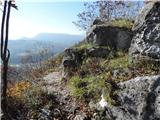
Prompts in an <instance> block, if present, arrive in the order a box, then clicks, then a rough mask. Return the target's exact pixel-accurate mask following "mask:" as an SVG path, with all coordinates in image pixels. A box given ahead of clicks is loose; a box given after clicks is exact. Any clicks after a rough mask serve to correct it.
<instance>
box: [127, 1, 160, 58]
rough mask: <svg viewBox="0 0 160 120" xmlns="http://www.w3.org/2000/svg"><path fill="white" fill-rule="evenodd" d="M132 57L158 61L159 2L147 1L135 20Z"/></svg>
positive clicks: (159, 46)
mask: <svg viewBox="0 0 160 120" xmlns="http://www.w3.org/2000/svg"><path fill="white" fill-rule="evenodd" d="M133 30H134V33H135V35H134V37H133V39H132V43H131V47H130V49H129V54H130V56H131V58H132V59H137V58H138V59H143V60H152V61H160V2H149V3H148V4H147V5H145V7H144V8H143V9H142V11H141V13H140V15H139V16H138V18H137V19H136V21H135V24H134V27H133Z"/></svg>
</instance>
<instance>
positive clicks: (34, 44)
mask: <svg viewBox="0 0 160 120" xmlns="http://www.w3.org/2000/svg"><path fill="white" fill-rule="evenodd" d="M83 38H84V36H82V35H69V34H56V33H41V34H38V35H36V36H35V37H33V38H26V37H24V38H21V39H18V40H9V44H8V47H9V49H10V52H11V59H10V63H11V64H19V63H20V59H21V57H22V56H24V55H25V54H26V51H32V52H33V53H35V54H36V53H37V52H38V51H39V50H40V49H41V48H50V49H51V51H52V54H56V53H59V52H62V51H63V50H64V49H65V48H68V47H70V46H72V45H74V44H76V43H78V42H79V41H81V40H82V39H83Z"/></svg>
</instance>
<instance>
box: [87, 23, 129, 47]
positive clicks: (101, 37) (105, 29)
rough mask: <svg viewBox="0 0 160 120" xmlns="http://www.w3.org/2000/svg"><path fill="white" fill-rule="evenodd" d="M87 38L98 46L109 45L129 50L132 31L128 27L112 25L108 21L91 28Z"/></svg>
mask: <svg viewBox="0 0 160 120" xmlns="http://www.w3.org/2000/svg"><path fill="white" fill-rule="evenodd" d="M86 39H87V41H89V42H92V43H93V44H95V45H98V46H109V47H111V48H113V49H116V50H117V49H122V50H128V49H129V47H130V43H131V39H132V32H131V30H129V29H127V28H123V27H116V26H110V25H108V24H107V23H105V24H98V25H93V26H92V27H91V28H90V30H89V31H88V32H87V38H86Z"/></svg>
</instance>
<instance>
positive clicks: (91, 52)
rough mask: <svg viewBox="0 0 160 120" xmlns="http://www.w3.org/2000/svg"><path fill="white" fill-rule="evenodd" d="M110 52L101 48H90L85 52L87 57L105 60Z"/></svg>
mask: <svg viewBox="0 0 160 120" xmlns="http://www.w3.org/2000/svg"><path fill="white" fill-rule="evenodd" d="M109 53H110V50H109V49H108V48H103V47H92V48H89V49H88V50H87V56H90V57H99V58H107V57H108V56H109Z"/></svg>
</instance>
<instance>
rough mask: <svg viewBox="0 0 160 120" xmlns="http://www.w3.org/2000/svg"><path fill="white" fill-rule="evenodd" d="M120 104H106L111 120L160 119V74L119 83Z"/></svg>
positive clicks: (108, 117)
mask: <svg viewBox="0 0 160 120" xmlns="http://www.w3.org/2000/svg"><path fill="white" fill-rule="evenodd" d="M118 86H119V88H120V90H119V92H118V94H117V96H118V97H117V98H118V101H119V105H118V106H112V107H110V106H105V107H106V109H105V110H106V119H109V120H160V75H157V76H145V77H136V78H134V79H131V80H129V81H126V82H122V83H119V84H118Z"/></svg>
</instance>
